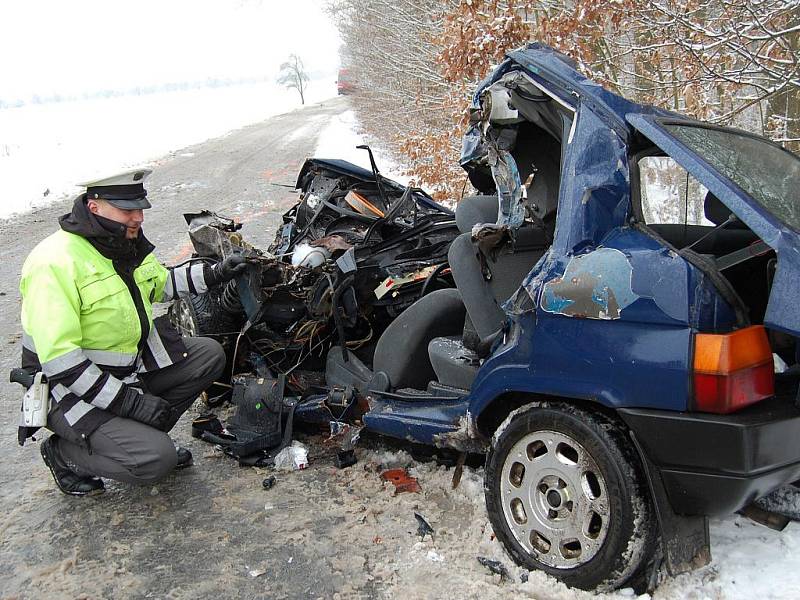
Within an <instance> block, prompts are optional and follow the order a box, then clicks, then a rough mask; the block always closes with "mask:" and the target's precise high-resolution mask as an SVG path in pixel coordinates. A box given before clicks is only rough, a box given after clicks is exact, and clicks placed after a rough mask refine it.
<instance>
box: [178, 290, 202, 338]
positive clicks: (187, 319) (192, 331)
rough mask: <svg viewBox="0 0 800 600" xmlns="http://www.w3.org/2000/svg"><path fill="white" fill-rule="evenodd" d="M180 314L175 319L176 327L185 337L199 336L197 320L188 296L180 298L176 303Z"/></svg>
mask: <svg viewBox="0 0 800 600" xmlns="http://www.w3.org/2000/svg"><path fill="white" fill-rule="evenodd" d="M175 305H176V308H177V311H178V314H177V315H176V319H175V327H176V328H177V329H178V331H180V333H181V335H182V336H183V337H195V336H197V322H196V321H195V318H194V314H193V312H192V307H191V305H190V304H189V301H188V300H187V299H186V298H181V299H179V300H178V301H177V302H176V303H175Z"/></svg>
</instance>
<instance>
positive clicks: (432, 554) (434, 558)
mask: <svg viewBox="0 0 800 600" xmlns="http://www.w3.org/2000/svg"><path fill="white" fill-rule="evenodd" d="M425 557H426V558H427V559H428V560H429V561H431V562H444V557H443V556H442V555H441V554H439V553H438V552H436V550H428V554H427V555H426V556H425Z"/></svg>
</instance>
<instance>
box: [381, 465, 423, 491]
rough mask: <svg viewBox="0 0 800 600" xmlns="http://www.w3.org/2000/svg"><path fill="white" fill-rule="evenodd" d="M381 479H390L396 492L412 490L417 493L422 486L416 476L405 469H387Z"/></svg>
mask: <svg viewBox="0 0 800 600" xmlns="http://www.w3.org/2000/svg"><path fill="white" fill-rule="evenodd" d="M381 479H383V480H384V481H390V482H391V483H392V485H394V493H395V495H397V494H402V493H403V492H412V493H414V494H416V493H417V492H419V491H420V490H421V489H422V488H420V486H419V482H418V481H417V479H416V478H415V477H411V475H409V474H408V471H406V470H405V469H387V470H386V471H384V472H383V473H381Z"/></svg>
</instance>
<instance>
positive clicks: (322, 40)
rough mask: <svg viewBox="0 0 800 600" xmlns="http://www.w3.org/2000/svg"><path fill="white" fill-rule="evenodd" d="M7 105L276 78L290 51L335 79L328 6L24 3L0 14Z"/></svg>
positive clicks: (237, 0)
mask: <svg viewBox="0 0 800 600" xmlns="http://www.w3.org/2000/svg"><path fill="white" fill-rule="evenodd" d="M0 6H1V8H0V100H5V101H7V102H13V101H16V100H27V99H29V98H30V97H31V96H32V95H33V94H38V95H40V96H43V97H45V96H49V95H51V94H54V93H58V94H62V95H72V94H82V93H84V92H88V93H92V92H96V91H100V90H107V89H115V90H116V89H119V90H125V89H128V88H131V87H134V86H139V85H153V84H163V83H177V82H187V81H188V82H193V81H202V80H205V79H207V78H209V77H212V78H241V77H255V78H261V77H269V78H272V77H275V76H277V73H278V68H279V65H280V64H281V63H282V62H283V61H285V60H286V58H287V57H288V55H289V54H290V53H292V52H294V53H296V54H298V55H299V56H300V57H301V58H302V59H303V61H304V63H305V66H306V70H308V71H327V72H334V71H335V69H336V68H337V65H338V61H339V57H338V48H339V43H340V41H339V38H338V34H337V33H336V30H335V28H334V27H333V25H332V24H331V23H330V22H329V20H328V18H327V15H326V14H325V13H324V12H323V9H322V0H288V1H281V0H191V1H190V0H102V1H101V0H18V1H8V2H3V3H2V5H0Z"/></svg>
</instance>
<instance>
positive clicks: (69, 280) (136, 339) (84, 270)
mask: <svg viewBox="0 0 800 600" xmlns="http://www.w3.org/2000/svg"><path fill="white" fill-rule="evenodd" d="M148 244H149V242H148ZM148 250H149V252H148V254H147V255H146V256H145V257H144V259H143V260H142V261H141V263H140V264H139V265H138V266H137V267H135V268H133V266H132V265H131V267H130V268H131V271H132V272H127V271H118V270H117V268H115V265H114V262H113V261H112V260H110V259H109V258H106V257H105V256H103V255H102V254H101V253H100V252H99V251H98V250H97V249H96V248H95V247H94V246H93V245H92V243H91V242H90V241H89V240H87V239H86V238H84V237H82V236H80V235H77V234H75V233H69V232H67V231H63V230H61V231H58V232H56V233H54V234H52V235H51V236H49V237H48V238H46V239H45V240H43V241H42V242H40V243H39V244H38V245H37V246H36V247H35V248H34V249H33V251H32V252H31V253H30V255H29V256H28V258H27V259H26V261H25V264H24V265H23V267H22V279H21V281H20V292H21V294H22V328H23V359H22V366H23V367H24V368H26V369H28V370H29V371H37V370H39V369H41V370H42V371H43V372H44V373H45V375H46V376H47V378H48V381H49V383H50V393H51V411H50V415H49V418H48V427H50V428H51V429H53V430H54V431H56V432H57V433H60V434H62V435H63V434H65V431H64V429H65V428H66V429H71V430H72V433H75V434H77V437H79V438H84V439H85V438H86V436H88V435H89V434H91V432H92V431H94V430H95V429H96V428H97V427H99V426H100V425H101V424H102V423H104V422H106V421H107V420H108V419H110V418H112V417H113V414H112V413H111V412H109V408H110V407H112V408H113V403H114V402H116V401H118V400H119V399H120V398H121V397H122V395H123V394H124V391H125V386H126V385H130V384H132V383H135V381H136V373H137V372H142V371H150V370H154V369H157V368H163V367H166V366H169V365H170V364H173V363H174V362H176V361H177V360H180V359H181V358H182V357H183V356H185V351H186V349H185V346H184V345H183V343H182V342H180V337H179V336H178V335H177V332H175V331H174V329H171V328H169V327H164V326H163V325H164V323H161V326H160V325H159V322H158V320H157V322H156V323H155V324H154V322H153V310H152V304H153V303H154V302H161V301H168V300H172V299H174V298H175V297H177V296H178V295H186V294H196V293H203V292H205V291H206V290H207V286H206V283H205V277H204V270H203V265H202V264H194V265H186V266H184V267H179V268H176V269H166V268H165V267H163V266H162V265H161V264H160V263H159V262H158V261H157V260H156V258H155V256H154V255H153V254H152V251H151V250H152V246H148ZM126 280H127V283H126ZM134 284H135V289H134V288H133V287H132V286H133V285H134ZM31 434H32V432H28V433H27V434H26V435H31ZM70 437H73V439H75V436H70ZM22 439H24V436H22V435H21V440H22Z"/></svg>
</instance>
